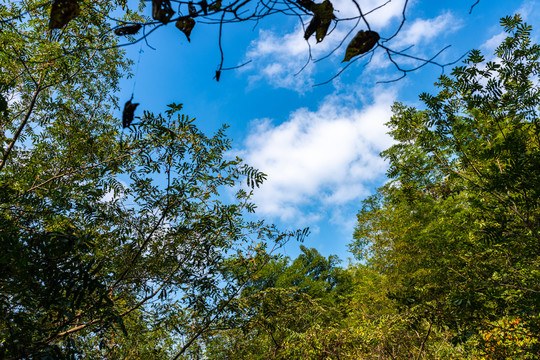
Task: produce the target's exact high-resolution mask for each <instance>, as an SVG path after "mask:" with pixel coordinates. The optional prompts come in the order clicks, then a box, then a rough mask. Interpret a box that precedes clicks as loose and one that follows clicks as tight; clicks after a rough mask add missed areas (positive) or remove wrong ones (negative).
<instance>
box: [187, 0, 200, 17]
mask: <svg viewBox="0 0 540 360" xmlns="http://www.w3.org/2000/svg"><path fill="white" fill-rule="evenodd" d="M188 10H189V16H191V17H192V18H194V17H196V16H197V15H199V14H198V13H197V9H196V8H195V5H193V2H191V1H190V2H189V4H188Z"/></svg>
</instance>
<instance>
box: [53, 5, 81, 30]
mask: <svg viewBox="0 0 540 360" xmlns="http://www.w3.org/2000/svg"><path fill="white" fill-rule="evenodd" d="M77 1H78V0H55V1H54V2H53V4H52V7H51V18H50V19H49V29H51V30H52V29H61V28H63V27H64V26H66V25H67V24H68V23H69V22H70V21H71V20H73V19H75V18H76V17H77V15H79V12H80V9H79V3H78V2H77Z"/></svg>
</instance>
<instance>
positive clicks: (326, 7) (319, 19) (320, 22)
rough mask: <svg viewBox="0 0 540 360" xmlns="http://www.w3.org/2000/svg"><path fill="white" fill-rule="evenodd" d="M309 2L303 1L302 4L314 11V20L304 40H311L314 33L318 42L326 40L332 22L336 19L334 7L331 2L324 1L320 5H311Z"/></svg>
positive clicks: (328, 0) (307, 29)
mask: <svg viewBox="0 0 540 360" xmlns="http://www.w3.org/2000/svg"><path fill="white" fill-rule="evenodd" d="M306 1H307V0H302V3H303V4H305V5H306V6H309V7H310V10H311V11H313V19H311V22H310V23H309V25H308V27H307V28H306V31H305V33H304V39H306V40H307V39H309V38H310V37H311V35H313V33H315V38H316V39H317V42H321V41H323V40H324V38H325V36H326V34H327V33H328V29H329V27H330V24H331V23H332V20H333V19H335V16H334V6H333V5H332V3H331V2H330V0H324V1H323V2H322V3H320V4H315V3H312V4H309V3H307V2H306ZM299 4H300V3H299Z"/></svg>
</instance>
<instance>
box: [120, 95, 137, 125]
mask: <svg viewBox="0 0 540 360" xmlns="http://www.w3.org/2000/svg"><path fill="white" fill-rule="evenodd" d="M137 106H139V104H138V103H136V104H133V103H132V102H131V100H128V101H127V102H126V104H125V105H124V111H123V112H122V126H123V127H124V129H125V128H127V127H130V126H131V123H132V122H133V116H134V115H135V109H136V108H137Z"/></svg>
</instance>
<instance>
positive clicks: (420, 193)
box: [351, 15, 540, 359]
mask: <svg viewBox="0 0 540 360" xmlns="http://www.w3.org/2000/svg"><path fill="white" fill-rule="evenodd" d="M501 23H502V25H503V26H504V28H505V31H507V32H508V33H509V36H508V37H507V38H506V40H504V42H503V43H502V44H501V45H500V46H499V47H498V48H497V49H496V51H495V58H494V59H493V60H491V61H486V59H485V58H484V57H483V56H482V55H481V54H480V52H479V51H476V50H475V51H472V52H471V53H470V55H469V56H468V58H467V60H466V61H465V65H464V66H459V67H456V68H455V69H454V70H453V72H452V74H451V76H442V77H441V78H440V79H439V82H438V86H439V87H440V88H441V91H440V92H439V93H438V94H437V95H429V94H422V95H421V96H420V99H421V100H422V101H423V102H424V104H425V105H426V110H417V109H415V108H411V107H407V106H404V105H402V104H396V105H395V106H394V108H393V112H394V116H393V117H392V119H391V121H390V122H389V126H390V128H391V134H392V136H393V137H394V139H395V140H396V142H397V144H396V145H394V146H392V147H391V148H390V149H388V150H386V151H385V152H383V156H384V157H385V158H386V159H387V160H388V161H389V162H390V170H389V175H390V177H391V178H392V179H393V180H392V182H390V183H389V184H387V185H385V186H383V187H382V188H381V189H379V190H378V193H377V194H376V195H375V196H373V197H371V198H370V199H368V200H366V201H365V202H364V206H363V208H362V210H361V211H360V213H359V214H358V226H357V229H356V232H355V236H354V237H355V241H354V242H353V244H352V245H351V249H352V251H353V252H354V253H355V254H356V255H357V257H358V258H360V259H364V260H366V261H367V263H368V264H369V266H371V267H373V268H374V269H376V270H377V271H378V272H380V273H382V274H385V275H386V276H388V278H389V280H390V282H391V283H393V284H394V288H393V289H391V290H390V291H389V293H388V294H389V296H390V297H392V298H394V299H396V300H397V301H399V302H400V303H401V304H402V306H403V309H408V310H407V311H412V312H413V313H414V314H415V316H416V317H418V318H419V319H424V320H427V321H428V322H429V323H430V324H431V323H432V324H434V325H437V326H443V327H448V328H449V329H451V331H452V332H453V333H454V341H456V342H464V341H468V344H469V345H471V344H472V345H471V346H474V349H475V351H477V352H478V353H479V354H481V355H482V354H483V355H482V356H485V357H486V358H493V359H495V358H507V357H511V358H531V356H533V357H534V354H538V352H539V346H540V342H539V341H538V337H537V335H535V334H538V333H539V331H538V330H539V328H538V327H539V325H540V323H539V318H538V311H539V309H538V304H540V298H539V294H540V288H539V287H538V283H539V282H538V280H539V279H538V274H540V272H539V270H540V269H539V262H538V259H539V255H540V253H539V247H538V241H539V240H540V235H539V234H540V233H539V224H540V222H539V220H540V216H539V215H540V213H539V204H540V202H539V193H540V192H539V190H540V188H539V186H540V185H539V184H540V182H539V180H540V173H539V169H540V163H539V161H540V157H539V154H540V152H539V146H540V142H539V139H540V126H539V123H538V109H539V104H540V95H539V88H538V82H537V76H538V71H539V69H540V64H539V58H540V46H538V45H536V44H532V43H531V39H530V32H531V27H530V26H528V25H526V24H524V23H523V21H522V20H521V19H520V17H519V16H518V15H516V16H514V17H506V18H504V19H502V20H501ZM516 324H519V330H516V329H518V326H517V325H516ZM512 329H513V330H512ZM512 331H513V332H514V334H515V336H516V337H515V338H514V340H515V341H508V342H506V343H505V345H504V346H503V349H501V348H500V347H499V348H496V347H493V346H491V345H490V343H492V341H491V340H489V339H493V338H494V337H495V338H496V337H499V339H500V338H501V337H505V336H507V335H508V334H509V333H511V332H512ZM505 334H506V335H505ZM516 339H517V340H516ZM505 354H506V355H505Z"/></svg>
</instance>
